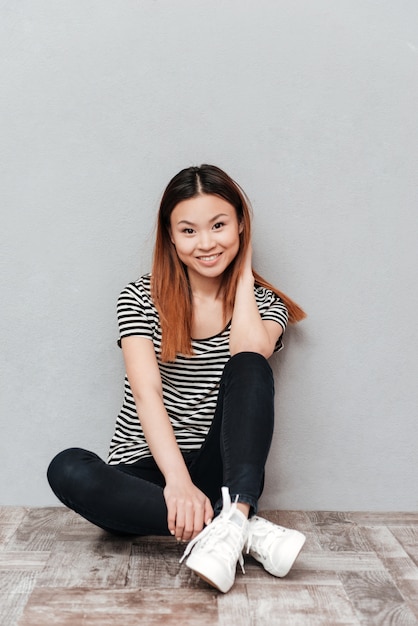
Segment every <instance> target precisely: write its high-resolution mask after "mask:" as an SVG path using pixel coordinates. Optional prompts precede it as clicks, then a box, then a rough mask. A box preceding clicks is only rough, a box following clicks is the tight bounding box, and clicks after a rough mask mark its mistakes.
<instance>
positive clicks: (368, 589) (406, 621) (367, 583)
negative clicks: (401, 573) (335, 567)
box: [339, 571, 417, 626]
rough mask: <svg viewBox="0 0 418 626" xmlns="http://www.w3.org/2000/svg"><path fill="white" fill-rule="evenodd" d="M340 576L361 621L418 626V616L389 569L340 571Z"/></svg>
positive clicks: (386, 625)
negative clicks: (417, 617)
mask: <svg viewBox="0 0 418 626" xmlns="http://www.w3.org/2000/svg"><path fill="white" fill-rule="evenodd" d="M339 577H340V579H341V581H342V583H343V585H344V589H345V591H346V593H347V595H348V597H349V598H350V600H351V602H352V604H353V606H354V608H355V611H356V613H357V615H358V617H359V619H360V622H361V623H365V624H382V625H383V624H384V625H385V626H395V625H397V624H402V626H416V625H417V621H416V617H415V615H414V614H413V612H412V611H411V609H410V608H409V606H408V604H407V603H406V602H405V600H404V598H403V597H402V595H401V594H400V593H399V591H398V589H397V588H396V585H395V584H394V582H393V580H392V579H391V577H390V576H389V574H388V573H387V572H386V571H379V572H376V571H375V572H341V573H340V574H339Z"/></svg>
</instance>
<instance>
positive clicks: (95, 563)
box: [38, 540, 131, 589]
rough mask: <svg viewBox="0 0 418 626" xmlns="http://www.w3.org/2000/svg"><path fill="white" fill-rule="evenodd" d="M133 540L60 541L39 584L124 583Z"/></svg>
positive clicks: (93, 585) (106, 584) (56, 585)
mask: <svg viewBox="0 0 418 626" xmlns="http://www.w3.org/2000/svg"><path fill="white" fill-rule="evenodd" d="M130 551H131V543H130V542H128V541H122V540H113V541H112V540H107V541H96V542H93V541H92V542H89V541H57V542H56V544H55V549H54V551H53V552H51V555H50V557H49V559H48V561H47V562H46V564H45V567H44V569H43V571H42V572H40V574H39V577H38V587H67V588H72V587H88V588H92V589H94V588H95V589H98V588H106V587H123V586H124V585H125V581H126V576H127V572H128V567H129V557H130Z"/></svg>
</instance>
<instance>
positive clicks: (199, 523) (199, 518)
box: [191, 507, 205, 539]
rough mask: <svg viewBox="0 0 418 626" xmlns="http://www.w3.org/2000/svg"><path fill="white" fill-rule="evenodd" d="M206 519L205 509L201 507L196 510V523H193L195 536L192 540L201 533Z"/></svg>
mask: <svg viewBox="0 0 418 626" xmlns="http://www.w3.org/2000/svg"><path fill="white" fill-rule="evenodd" d="M204 517H205V510H204V508H203V507H199V508H198V509H196V511H195V514H194V523H193V534H192V535H191V539H194V538H195V537H196V535H198V534H199V533H200V531H201V530H202V529H203V526H204Z"/></svg>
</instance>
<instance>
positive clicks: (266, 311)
mask: <svg viewBox="0 0 418 626" xmlns="http://www.w3.org/2000/svg"><path fill="white" fill-rule="evenodd" d="M255 297H256V301H257V306H258V310H259V312H260V315H261V319H263V320H272V321H273V322H277V323H278V324H280V326H281V327H282V328H283V333H282V334H281V335H280V337H279V339H278V340H277V343H276V346H275V348H274V351H275V352H278V351H279V350H281V349H282V348H283V335H284V333H285V330H286V326H287V322H288V319H289V315H288V312H287V308H286V305H285V303H284V302H283V300H282V299H281V298H280V297H279V296H278V295H276V294H275V293H274V292H273V291H271V290H270V289H266V288H265V287H258V286H256V287H255Z"/></svg>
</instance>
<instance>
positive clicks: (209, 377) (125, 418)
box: [108, 274, 288, 465]
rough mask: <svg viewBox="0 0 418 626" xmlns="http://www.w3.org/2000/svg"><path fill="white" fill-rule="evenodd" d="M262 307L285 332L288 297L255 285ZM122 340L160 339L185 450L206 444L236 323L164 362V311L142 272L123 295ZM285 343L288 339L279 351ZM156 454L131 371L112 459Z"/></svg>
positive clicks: (171, 406) (157, 345) (172, 411)
mask: <svg viewBox="0 0 418 626" xmlns="http://www.w3.org/2000/svg"><path fill="white" fill-rule="evenodd" d="M254 292H255V298H256V301H257V306H258V310H259V311H260V315H261V317H262V319H264V320H274V321H275V322H278V323H279V324H280V325H281V326H282V327H283V331H284V330H285V328H286V324H287V317H288V316H287V310H286V306H285V304H284V303H283V301H282V300H281V299H280V298H279V297H278V296H276V295H275V294H274V293H273V292H272V291H270V290H269V289H266V288H264V287H258V286H255V287H254ZM117 311H118V322H119V333H120V339H119V341H118V343H119V345H121V344H120V341H121V339H122V338H123V337H129V336H130V335H136V336H139V337H146V338H147V339H150V340H151V341H152V342H153V344H154V350H155V354H156V357H157V362H158V366H159V369H160V373H161V380H162V388H163V400H164V405H165V408H166V410H167V413H168V416H169V418H170V421H171V424H172V426H173V429H174V433H175V436H176V440H177V443H178V445H179V447H180V449H182V450H196V449H198V448H200V447H201V445H202V444H203V442H204V440H205V437H206V435H207V433H208V430H209V427H210V425H211V422H212V419H213V416H214V413H215V408H216V402H217V398H218V390H219V382H220V378H221V375H222V372H223V369H224V367H225V364H226V363H227V361H228V360H229V359H230V358H231V354H230V351H229V332H230V325H231V324H230V323H229V324H228V325H227V326H226V328H225V329H224V330H223V331H222V332H221V333H219V334H218V335H215V336H214V337H209V338H208V339H192V347H193V355H192V356H187V357H186V356H182V355H177V357H176V360H175V361H174V362H172V363H171V362H170V363H166V362H165V363H162V362H161V327H160V323H159V315H158V311H157V309H156V308H155V306H154V303H153V301H152V298H151V275H150V274H146V275H144V276H142V278H140V279H139V280H138V281H137V282H135V283H130V284H129V285H128V286H127V287H125V289H123V291H122V292H121V294H120V296H119V299H118V306H117ZM282 347H283V344H282V338H281V337H280V338H279V340H278V341H277V344H276V347H275V351H277V350H280V349H281V348H282ZM147 456H151V452H150V449H149V447H148V445H147V442H146V440H145V436H144V433H143V430H142V428H141V424H140V419H139V417H138V414H137V411H136V407H135V401H134V398H133V395H132V390H131V387H130V385H129V381H128V378H127V376H125V393H124V400H123V405H122V408H121V410H120V412H119V415H118V417H117V420H116V426H115V432H114V435H113V438H112V441H111V444H110V451H109V457H108V463H110V464H113V465H115V464H118V463H135V461H138V460H139V459H141V458H144V457H147Z"/></svg>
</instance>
